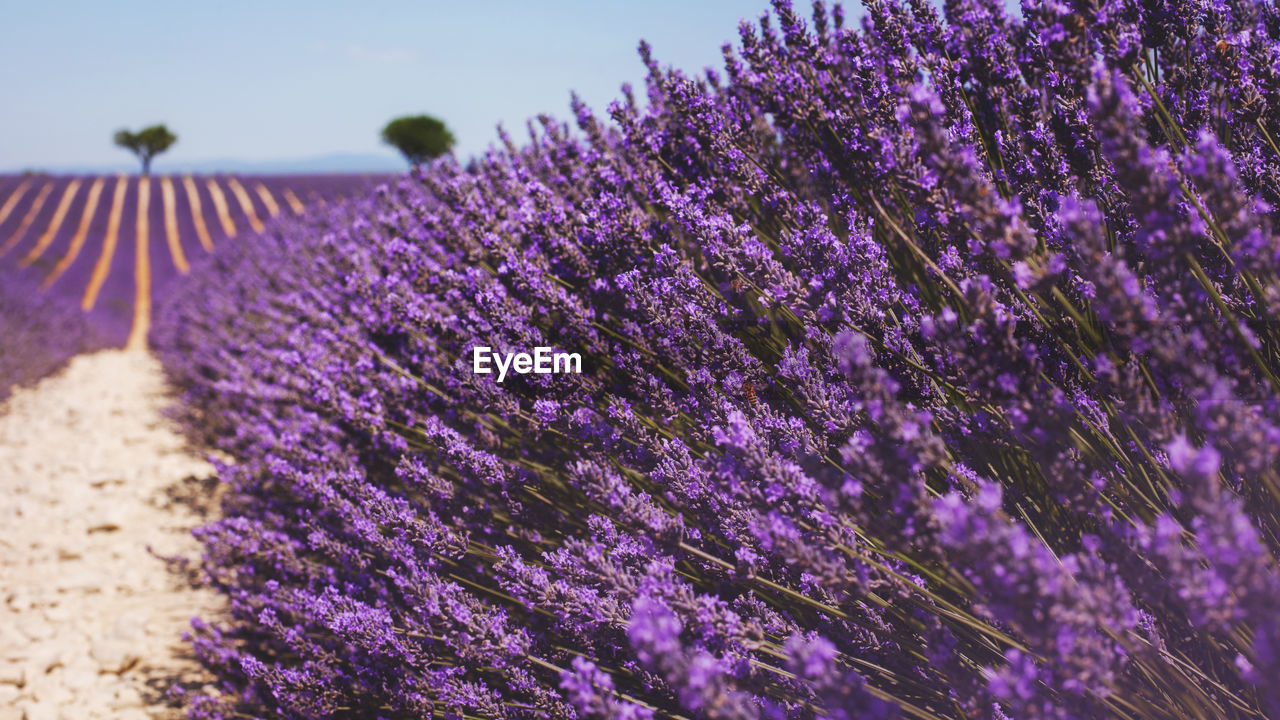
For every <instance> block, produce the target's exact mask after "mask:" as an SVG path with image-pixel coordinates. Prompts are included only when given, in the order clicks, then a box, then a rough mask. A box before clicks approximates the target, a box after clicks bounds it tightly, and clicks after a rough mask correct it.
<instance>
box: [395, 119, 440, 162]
mask: <svg viewBox="0 0 1280 720" xmlns="http://www.w3.org/2000/svg"><path fill="white" fill-rule="evenodd" d="M382 141H383V142H385V143H387V144H388V145H391V146H394V147H395V148H396V149H397V150H399V151H400V153H401V154H403V155H404V157H405V159H406V160H408V161H409V164H410V165H415V166H416V165H421V164H423V163H425V162H427V161H428V160H432V159H434V158H438V157H440V156H441V155H444V154H445V153H447V152H449V150H451V149H452V148H453V142H454V140H453V133H451V132H449V128H447V127H445V124H444V123H443V122H442V121H440V120H438V119H436V118H433V117H431V116H430V115H410V116H406V117H401V118H396V119H395V120H392V121H391V122H389V123H387V126H386V127H384V128H383V129H382Z"/></svg>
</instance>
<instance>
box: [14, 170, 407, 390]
mask: <svg viewBox="0 0 1280 720" xmlns="http://www.w3.org/2000/svg"><path fill="white" fill-rule="evenodd" d="M379 179H381V178H379V177H376V176H362V175H327V176H325V175H315V176H273V177H256V178H255V177H246V176H204V177H192V176H185V177H172V176H159V177H156V178H146V179H143V178H139V177H130V176H123V175H122V176H118V177H114V178H113V177H107V176H87V177H83V176H82V177H74V176H47V175H25V176H18V175H9V176H0V399H3V398H4V397H5V396H6V395H7V394H8V392H9V390H10V389H11V388H12V387H13V386H15V385H23V384H27V383H30V382H33V381H35V380H38V379H39V378H41V377H43V376H45V375H47V374H48V373H50V372H52V371H53V370H56V369H57V368H58V367H59V366H61V364H62V363H64V362H65V361H66V360H67V359H69V358H70V357H72V356H74V355H76V354H78V353H81V352H86V351H91V350H98V349H102V348H106V347H119V346H122V345H124V344H126V341H127V340H128V339H129V338H130V337H131V335H133V334H135V332H134V330H135V328H136V329H137V333H136V334H137V335H139V337H142V336H143V335H144V333H145V328H146V325H147V324H148V323H149V322H150V310H149V308H150V306H151V303H152V302H161V301H163V300H164V299H165V298H166V297H167V296H168V294H169V293H170V292H171V290H172V288H173V287H175V286H176V285H178V284H179V283H180V282H181V281H182V278H183V277H184V276H185V275H187V274H189V273H190V272H191V271H192V269H193V268H195V269H196V272H197V273H198V272H199V268H200V266H201V265H202V264H203V258H204V256H205V255H206V254H207V253H209V252H213V251H214V250H215V249H216V248H218V247H221V246H224V245H229V244H232V241H233V240H234V239H235V238H236V237H237V236H239V237H240V238H241V239H243V238H244V237H245V236H246V235H249V236H251V235H252V234H254V233H255V232H257V231H258V230H261V229H262V226H263V223H264V222H265V221H268V220H269V219H270V218H272V217H274V216H276V215H279V214H281V213H284V214H292V213H301V212H303V211H304V209H305V207H306V206H308V205H323V204H324V203H326V202H331V201H335V200H339V199H340V198H342V197H344V196H347V197H349V196H351V195H363V194H365V193H367V192H368V191H369V189H370V188H372V187H373V186H374V184H375V181H376V180H379ZM237 242H239V241H237ZM248 242H252V240H250V241H248Z"/></svg>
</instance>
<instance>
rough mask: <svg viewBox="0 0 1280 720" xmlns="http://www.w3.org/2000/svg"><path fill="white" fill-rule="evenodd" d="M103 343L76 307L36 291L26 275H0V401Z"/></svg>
mask: <svg viewBox="0 0 1280 720" xmlns="http://www.w3.org/2000/svg"><path fill="white" fill-rule="evenodd" d="M107 345H108V342H107V341H106V339H105V338H104V337H103V335H102V334H101V333H100V332H98V331H97V330H96V329H95V328H93V327H92V326H91V325H90V324H89V322H88V321H87V320H86V319H85V315H84V313H82V312H81V311H80V308H79V307H76V306H75V305H73V304H72V303H69V302H67V301H66V299H65V298H60V297H56V296H50V295H46V294H43V293H41V292H40V289H39V285H38V283H37V282H36V281H35V279H34V278H32V277H30V276H29V275H28V274H24V273H18V272H5V273H4V274H3V275H0V402H2V401H4V400H5V399H6V398H8V397H9V395H10V393H12V391H13V389H14V388H15V387H18V386H22V385H28V384H31V383H33V382H35V381H37V380H39V379H41V378H43V377H45V376H47V375H49V374H51V373H53V372H56V371H57V370H59V369H61V368H62V367H63V365H65V364H66V363H67V361H68V360H70V359H71V358H72V357H73V356H75V355H78V354H80V353H82V352H89V351H92V350H101V349H102V348H104V347H107Z"/></svg>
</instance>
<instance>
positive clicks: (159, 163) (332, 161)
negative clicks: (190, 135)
mask: <svg viewBox="0 0 1280 720" xmlns="http://www.w3.org/2000/svg"><path fill="white" fill-rule="evenodd" d="M408 169H409V168H408V166H407V165H406V164H405V162H404V160H403V159H401V158H400V156H398V155H378V154H373V153H369V154H357V153H335V154H332V155H317V156H315V157H306V158H293V159H283V160H238V159H234V158H224V159H221V160H192V161H185V162H184V161H182V160H166V159H165V158H164V157H163V156H162V157H159V158H157V159H156V160H155V163H154V164H153V166H152V172H154V173H156V174H165V173H184V172H192V173H234V174H242V175H308V174H312V173H402V172H405V171H407V170H408ZM28 170H30V171H38V172H49V173H59V174H90V175H97V174H111V173H118V172H122V173H136V172H138V163H137V162H133V161H128V160H121V162H119V163H110V164H102V165H48V166H29V167H10V168H4V169H3V170H0V172H7V173H20V172H24V171H28Z"/></svg>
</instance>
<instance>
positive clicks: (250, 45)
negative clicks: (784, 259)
mask: <svg viewBox="0 0 1280 720" xmlns="http://www.w3.org/2000/svg"><path fill="white" fill-rule="evenodd" d="M798 4H800V5H801V6H802V7H804V6H807V5H808V3H807V2H801V3H798ZM767 7H768V2H767V0H643V1H637V2H621V1H619V0H594V1H591V0H543V1H541V2H538V1H526V2H520V1H518V0H490V1H489V2H439V1H427V0H418V1H417V2H411V1H385V2H377V1H374V0H369V1H366V2H328V1H325V0H308V1H305V2H301V1H296V0H290V1H288V2H285V1H277V2H270V1H267V0H260V1H258V2H248V1H245V0H232V1H220V2H200V3H195V2H187V1H184V0H166V1H163V2H152V1H146V2H143V1H130V0H121V1H119V2H109V1H102V0H92V1H90V0H79V1H76V2H70V1H65V2H57V1H50V2H39V1H32V0H25V1H23V2H15V1H14V0H0V17H3V18H4V22H3V23H0V92H2V93H3V98H4V99H3V101H0V138H4V140H3V142H2V143H0V171H14V170H20V169H24V168H65V167H70V166H106V165H112V164H121V165H123V166H125V167H128V166H130V165H131V157H130V156H129V155H128V154H127V153H125V151H123V150H120V149H118V148H115V147H114V146H113V145H112V144H111V136H112V133H113V132H114V131H115V130H117V129H119V128H122V127H128V128H132V129H137V128H139V127H141V126H144V125H147V124H151V123H155V122H164V123H166V124H168V126H169V127H170V129H172V130H174V131H175V132H176V133H177V134H178V136H179V138H180V139H179V142H178V144H177V145H176V146H175V147H174V148H173V149H172V150H171V151H170V152H169V153H167V154H166V155H163V156H161V157H160V158H158V159H157V160H156V166H155V167H156V170H157V171H161V172H163V171H164V170H165V167H166V165H170V166H180V165H181V164H183V163H188V162H198V161H205V160H211V159H223V158H228V159H231V158H234V159H242V160H249V161H266V160H277V159H287V158H301V157H310V156H318V155H328V154H333V153H355V154H382V155H385V156H387V157H395V153H394V151H392V150H390V149H389V148H387V147H386V146H384V145H381V143H380V142H379V140H378V131H379V130H380V129H381V127H382V125H383V124H385V123H386V121H387V120H388V119H390V118H392V117H394V116H397V115H402V114H411V113H418V112H429V113H432V114H435V115H437V116H439V117H441V118H443V119H444V120H445V121H446V122H447V123H448V124H449V125H450V126H451V127H452V128H453V130H454V133H455V135H457V137H458V140H459V146H458V150H459V152H460V154H462V155H469V154H472V153H475V152H478V151H480V150H482V149H484V148H485V147H486V146H488V145H489V144H490V143H491V142H492V141H493V140H494V138H495V133H494V126H495V125H496V124H497V123H499V122H501V123H503V124H504V125H506V127H507V128H508V129H509V130H511V131H512V132H513V133H520V134H521V135H523V132H524V121H525V119H526V118H528V117H531V116H533V115H536V114H537V113H540V112H548V113H551V114H554V115H556V116H558V117H561V118H567V117H569V110H568V102H569V93H570V90H577V91H578V92H579V94H581V95H582V96H583V97H584V98H585V99H586V100H587V102H588V103H589V104H590V105H591V106H592V107H593V108H595V109H597V110H598V111H601V112H603V110H604V108H605V107H606V106H607V104H608V102H609V101H611V100H613V99H614V98H617V97H618V96H619V87H620V85H621V84H622V83H623V82H628V81H629V82H632V83H637V84H638V82H639V80H640V79H641V77H643V66H642V65H641V63H640V60H639V58H638V57H637V55H636V44H637V41H638V40H639V39H640V38H642V37H643V38H645V39H647V40H649V42H650V43H651V44H652V45H653V46H654V50H655V54H656V56H657V57H658V59H659V61H660V62H661V63H662V64H664V65H666V64H670V65H675V66H677V67H681V68H684V69H686V70H693V69H699V68H702V67H705V66H708V65H714V66H715V67H717V68H718V67H719V66H720V46H721V44H722V43H724V42H726V41H736V37H737V25H738V21H739V19H741V18H751V19H753V20H754V19H755V18H756V17H758V16H759V14H760V13H761V12H762V11H763V10H765V9H766V8H767Z"/></svg>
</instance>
